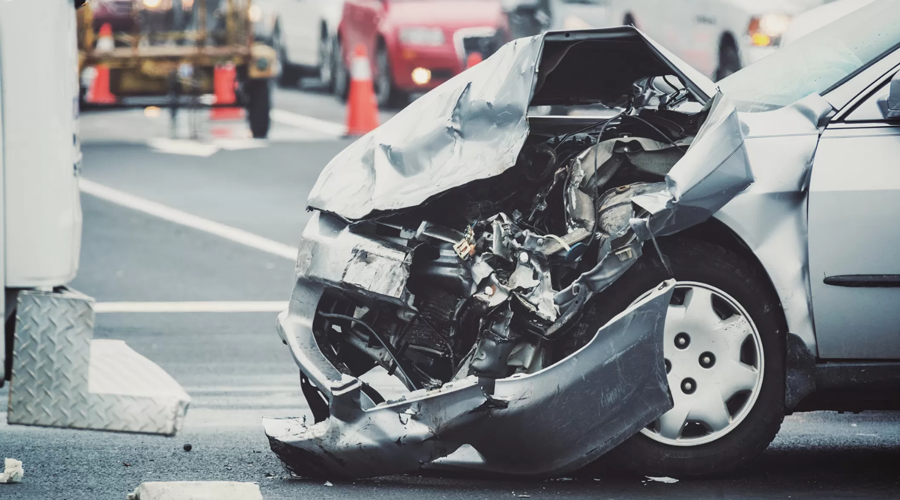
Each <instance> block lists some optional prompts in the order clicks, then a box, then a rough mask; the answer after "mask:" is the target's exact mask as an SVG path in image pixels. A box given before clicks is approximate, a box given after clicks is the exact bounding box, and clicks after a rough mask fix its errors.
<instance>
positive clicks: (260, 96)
mask: <svg viewBox="0 0 900 500" xmlns="http://www.w3.org/2000/svg"><path fill="white" fill-rule="evenodd" d="M246 93H247V119H248V120H249V121H250V132H252V133H253V138H254V139H265V138H266V136H268V135H269V125H270V119H269V110H271V109H272V91H271V84H270V82H269V80H267V79H258V80H248V81H247V86H246Z"/></svg>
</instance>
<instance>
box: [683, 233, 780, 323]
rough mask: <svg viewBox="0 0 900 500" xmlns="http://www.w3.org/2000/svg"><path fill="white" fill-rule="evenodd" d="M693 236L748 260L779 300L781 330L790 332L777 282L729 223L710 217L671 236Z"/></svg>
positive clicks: (773, 295) (770, 291) (768, 289)
mask: <svg viewBox="0 0 900 500" xmlns="http://www.w3.org/2000/svg"><path fill="white" fill-rule="evenodd" d="M679 237H683V238H692V239H697V240H701V241H705V242H707V243H712V244H714V245H718V246H720V247H722V248H724V249H726V250H728V251H730V252H733V253H735V254H736V255H738V256H739V257H741V258H742V259H744V260H745V261H747V262H748V263H749V264H750V265H751V266H752V267H753V269H754V271H756V272H757V273H759V275H760V276H761V277H763V281H764V285H765V287H766V289H767V291H768V292H769V293H770V294H771V295H772V297H775V298H776V299H777V300H778V306H779V311H778V314H777V317H778V322H779V331H780V332H781V333H783V334H784V335H787V334H788V332H789V329H788V324H787V318H786V317H785V314H784V310H783V309H782V307H783V306H782V304H781V298H780V295H779V294H778V290H777V289H776V288H775V283H774V282H773V281H772V277H771V276H770V275H769V272H768V270H767V269H766V267H765V266H764V265H763V263H762V262H761V261H760V260H759V258H758V257H757V256H756V254H755V253H753V250H752V249H751V248H750V246H749V245H748V244H747V243H746V242H745V241H744V240H743V239H742V238H741V237H740V236H739V235H738V234H737V233H736V232H735V231H734V230H732V229H731V228H730V227H728V225H727V224H725V223H724V222H722V221H720V220H719V219H716V218H714V217H711V218H709V219H708V220H706V221H705V222H703V223H701V224H698V225H696V226H693V227H691V228H688V229H686V230H684V231H681V232H680V233H678V234H676V235H673V236H670V238H679Z"/></svg>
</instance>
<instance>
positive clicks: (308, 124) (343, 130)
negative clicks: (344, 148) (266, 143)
mask: <svg viewBox="0 0 900 500" xmlns="http://www.w3.org/2000/svg"><path fill="white" fill-rule="evenodd" d="M269 118H271V119H272V121H273V122H275V123H280V124H282V125H290V126H292V127H297V128H302V129H306V130H310V131H313V132H320V133H323V134H326V135H331V136H335V137H341V136H344V135H346V134H347V127H346V126H345V125H344V124H342V123H335V122H330V121H326V120H320V119H318V118H313V117H311V116H306V115H298V114H297V113H291V112H290V111H285V110H283V109H273V110H271V111H269Z"/></svg>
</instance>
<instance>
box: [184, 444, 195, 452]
mask: <svg viewBox="0 0 900 500" xmlns="http://www.w3.org/2000/svg"><path fill="white" fill-rule="evenodd" d="M193 449H194V447H193V446H191V443H186V444H185V445H184V451H191V450H193Z"/></svg>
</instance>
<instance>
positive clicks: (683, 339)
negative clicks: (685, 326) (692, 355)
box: [675, 332, 691, 349]
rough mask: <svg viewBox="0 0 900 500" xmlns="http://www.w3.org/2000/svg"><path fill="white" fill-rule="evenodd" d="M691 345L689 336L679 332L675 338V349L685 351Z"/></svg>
mask: <svg viewBox="0 0 900 500" xmlns="http://www.w3.org/2000/svg"><path fill="white" fill-rule="evenodd" d="M689 345H691V336H690V335H688V334H686V333H684V332H681V333H679V334H678V335H676V336H675V347H677V348H679V349H687V347H688V346H689Z"/></svg>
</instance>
